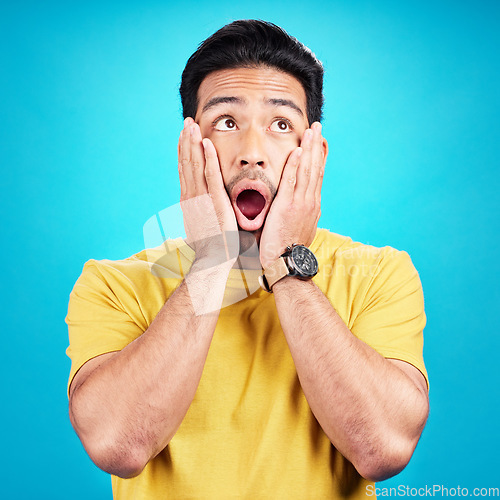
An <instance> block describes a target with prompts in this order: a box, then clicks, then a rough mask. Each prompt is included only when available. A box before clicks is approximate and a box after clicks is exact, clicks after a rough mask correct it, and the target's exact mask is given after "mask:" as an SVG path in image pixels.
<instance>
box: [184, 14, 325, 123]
mask: <svg viewBox="0 0 500 500" xmlns="http://www.w3.org/2000/svg"><path fill="white" fill-rule="evenodd" d="M260 65H262V66H267V67H271V68H276V69H278V70H281V71H284V72H286V73H288V74H290V75H291V76H293V77H295V78H296V79H297V80H298V81H299V82H300V83H301V84H302V86H303V88H304V91H305V94H306V106H307V119H308V121H309V125H311V124H312V123H313V122H315V121H320V120H321V117H322V109H323V65H322V64H321V62H320V61H319V60H318V59H317V58H316V56H315V55H314V54H313V53H312V52H311V51H310V50H309V49H308V48H307V47H306V46H305V45H303V44H302V43H300V42H299V41H298V40H297V39H296V38H294V37H292V36H290V35H289V34H288V33H287V32H286V31H285V30H283V29H282V28H280V27H279V26H276V25H275V24H272V23H268V22H266V21H260V20H255V19H249V20H239V21H234V22H232V23H230V24H227V25H226V26H224V27H222V28H221V29H220V30H218V31H216V32H215V33H214V34H213V35H212V36H210V37H209V38H207V39H206V40H205V41H203V42H202V43H201V44H200V46H199V47H198V49H197V50H196V52H195V53H194V54H193V55H192V56H191V57H190V58H189V60H188V62H187V64H186V67H185V68H184V71H183V73H182V81H181V86H180V94H181V102H182V113H183V115H184V118H186V117H188V116H191V117H193V118H194V117H195V115H196V111H197V109H198V89H199V88H200V85H201V82H202V81H203V79H204V78H205V77H206V76H207V75H208V74H210V73H212V72H213V71H219V70H223V69H235V68H255V67H258V66H260Z"/></svg>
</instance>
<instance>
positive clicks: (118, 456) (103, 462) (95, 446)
mask: <svg viewBox="0 0 500 500" xmlns="http://www.w3.org/2000/svg"><path fill="white" fill-rule="evenodd" d="M82 444H83V447H84V448H85V450H86V452H87V453H88V455H89V457H90V459H91V460H92V462H94V464H95V465H96V466H97V467H99V469H101V470H103V471H104V472H107V473H108V474H112V475H114V476H118V477H121V478H123V479H131V478H133V477H136V476H138V475H139V474H140V473H141V472H142V471H143V470H144V468H145V467H146V465H147V463H148V459H146V458H145V457H144V453H142V452H141V451H140V450H134V449H133V448H131V447H126V446H123V445H121V444H117V443H106V444H105V443H102V442H98V443H89V442H85V441H84V440H82Z"/></svg>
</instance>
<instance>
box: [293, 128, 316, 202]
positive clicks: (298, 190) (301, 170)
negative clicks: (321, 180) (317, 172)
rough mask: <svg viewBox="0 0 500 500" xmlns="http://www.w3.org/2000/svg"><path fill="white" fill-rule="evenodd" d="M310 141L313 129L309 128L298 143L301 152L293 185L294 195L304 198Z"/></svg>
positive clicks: (309, 173) (310, 152)
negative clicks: (295, 180) (294, 185)
mask: <svg viewBox="0 0 500 500" xmlns="http://www.w3.org/2000/svg"><path fill="white" fill-rule="evenodd" d="M312 141H313V131H312V130H311V129H307V130H306V131H305V132H304V135H303V136H302V141H301V143H300V146H301V148H302V149H303V153H302V156H301V158H300V162H299V165H298V169H297V185H296V187H295V193H294V197H298V198H304V196H305V193H306V191H307V187H308V186H309V180H310V177H311V160H312V146H313V144H312Z"/></svg>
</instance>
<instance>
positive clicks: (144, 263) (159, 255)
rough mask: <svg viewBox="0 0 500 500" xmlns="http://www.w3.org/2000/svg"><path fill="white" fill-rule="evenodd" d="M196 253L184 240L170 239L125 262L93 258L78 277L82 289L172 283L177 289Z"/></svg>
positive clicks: (78, 283) (122, 260) (126, 259)
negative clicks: (161, 282) (193, 252)
mask: <svg viewBox="0 0 500 500" xmlns="http://www.w3.org/2000/svg"><path fill="white" fill-rule="evenodd" d="M190 252H192V250H191V249H190V248H189V247H188V246H187V245H186V244H185V243H184V241H183V240H182V239H180V238H178V239H176V240H166V241H165V242H164V243H163V244H162V245H160V246H158V247H155V248H148V249H145V250H141V251H140V252H138V253H136V254H134V255H131V256H130V257H127V258H125V259H118V260H110V259H99V260H98V259H90V260H88V261H87V262H86V263H85V264H84V266H83V270H82V273H81V275H80V277H79V278H78V280H77V282H76V284H75V289H77V288H78V287H79V286H86V287H89V286H90V287H93V288H95V287H96V286H98V284H99V283H100V284H101V285H102V286H106V287H109V288H111V289H118V288H123V287H126V288H142V287H144V286H148V285H150V284H151V281H155V282H158V281H164V280H167V282H168V281H172V284H173V286H176V285H177V284H178V283H179V281H180V280H182V279H183V278H184V275H185V273H186V272H187V271H188V270H189V268H190V266H191V262H192V258H191V257H192V256H191V254H190Z"/></svg>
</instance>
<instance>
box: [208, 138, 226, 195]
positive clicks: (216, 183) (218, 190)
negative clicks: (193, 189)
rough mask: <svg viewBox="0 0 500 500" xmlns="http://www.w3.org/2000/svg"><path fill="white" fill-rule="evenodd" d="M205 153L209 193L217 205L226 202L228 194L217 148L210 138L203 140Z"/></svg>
mask: <svg viewBox="0 0 500 500" xmlns="http://www.w3.org/2000/svg"><path fill="white" fill-rule="evenodd" d="M203 152H204V156H205V179H206V183H207V188H208V192H209V193H210V195H211V196H212V198H213V200H214V202H215V203H220V202H221V201H224V202H225V201H226V198H227V194H226V190H225V187H224V181H223V179H222V173H221V169H220V165H219V158H218V157H217V151H216V150H215V146H214V145H213V143H212V141H211V140H210V139H208V138H205V139H203Z"/></svg>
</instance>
